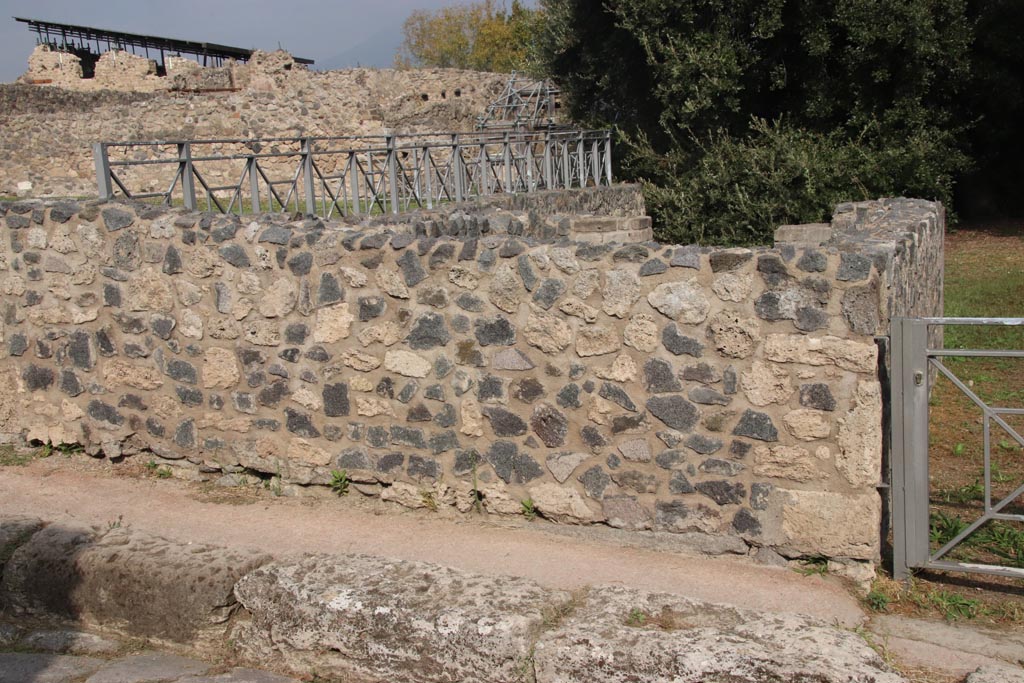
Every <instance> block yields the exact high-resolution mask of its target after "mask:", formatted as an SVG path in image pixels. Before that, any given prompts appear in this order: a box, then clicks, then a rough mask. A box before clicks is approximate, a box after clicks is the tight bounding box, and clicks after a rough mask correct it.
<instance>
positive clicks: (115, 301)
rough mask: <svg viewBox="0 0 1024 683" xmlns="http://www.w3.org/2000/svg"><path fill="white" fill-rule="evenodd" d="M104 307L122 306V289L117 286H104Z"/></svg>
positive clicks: (109, 284)
mask: <svg viewBox="0 0 1024 683" xmlns="http://www.w3.org/2000/svg"><path fill="white" fill-rule="evenodd" d="M103 305H104V306H111V307H113V308H117V307H118V306H120V305H121V288H120V287H118V286H117V285H115V284H111V283H109V282H108V283H105V284H104V285H103Z"/></svg>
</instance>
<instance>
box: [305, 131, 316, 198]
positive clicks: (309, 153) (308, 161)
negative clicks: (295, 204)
mask: <svg viewBox="0 0 1024 683" xmlns="http://www.w3.org/2000/svg"><path fill="white" fill-rule="evenodd" d="M302 185H303V189H304V190H305V191H306V214H307V215H309V216H312V215H315V214H316V187H315V186H314V185H313V139H312V138H302Z"/></svg>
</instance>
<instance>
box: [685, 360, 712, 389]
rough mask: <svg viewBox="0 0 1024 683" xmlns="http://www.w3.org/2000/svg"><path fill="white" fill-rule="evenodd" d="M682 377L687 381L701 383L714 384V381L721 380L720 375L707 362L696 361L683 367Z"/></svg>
mask: <svg viewBox="0 0 1024 683" xmlns="http://www.w3.org/2000/svg"><path fill="white" fill-rule="evenodd" d="M683 379H685V380H686V381H688V382H700V383H701V384H714V383H715V382H720V381H721V379H722V378H721V376H720V375H719V374H718V370H716V369H715V368H714V367H712V366H711V365H708V364H707V363H697V364H696V365H688V366H686V367H685V368H683Z"/></svg>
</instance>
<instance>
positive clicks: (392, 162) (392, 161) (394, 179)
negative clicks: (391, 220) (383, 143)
mask: <svg viewBox="0 0 1024 683" xmlns="http://www.w3.org/2000/svg"><path fill="white" fill-rule="evenodd" d="M387 143H388V145H387V146H388V156H387V161H386V164H387V167H388V186H389V187H388V195H389V197H390V201H391V213H398V157H397V156H396V155H397V152H396V151H395V136H393V135H389V136H388V137H387Z"/></svg>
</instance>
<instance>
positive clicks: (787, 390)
mask: <svg viewBox="0 0 1024 683" xmlns="http://www.w3.org/2000/svg"><path fill="white" fill-rule="evenodd" d="M740 388H741V389H743V393H745V394H746V395H747V399H748V400H749V401H750V402H751V403H753V404H754V405H755V406H766V405H769V404H771V403H785V402H787V401H788V400H789V397H790V396H792V395H793V392H794V391H795V388H794V387H793V385H792V383H791V382H790V376H789V371H787V370H786V369H785V368H783V367H780V366H778V365H774V364H772V363H765V362H763V361H760V360H755V361H754V362H753V363H751V365H750V369H749V370H745V371H743V372H741V373H740Z"/></svg>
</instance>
